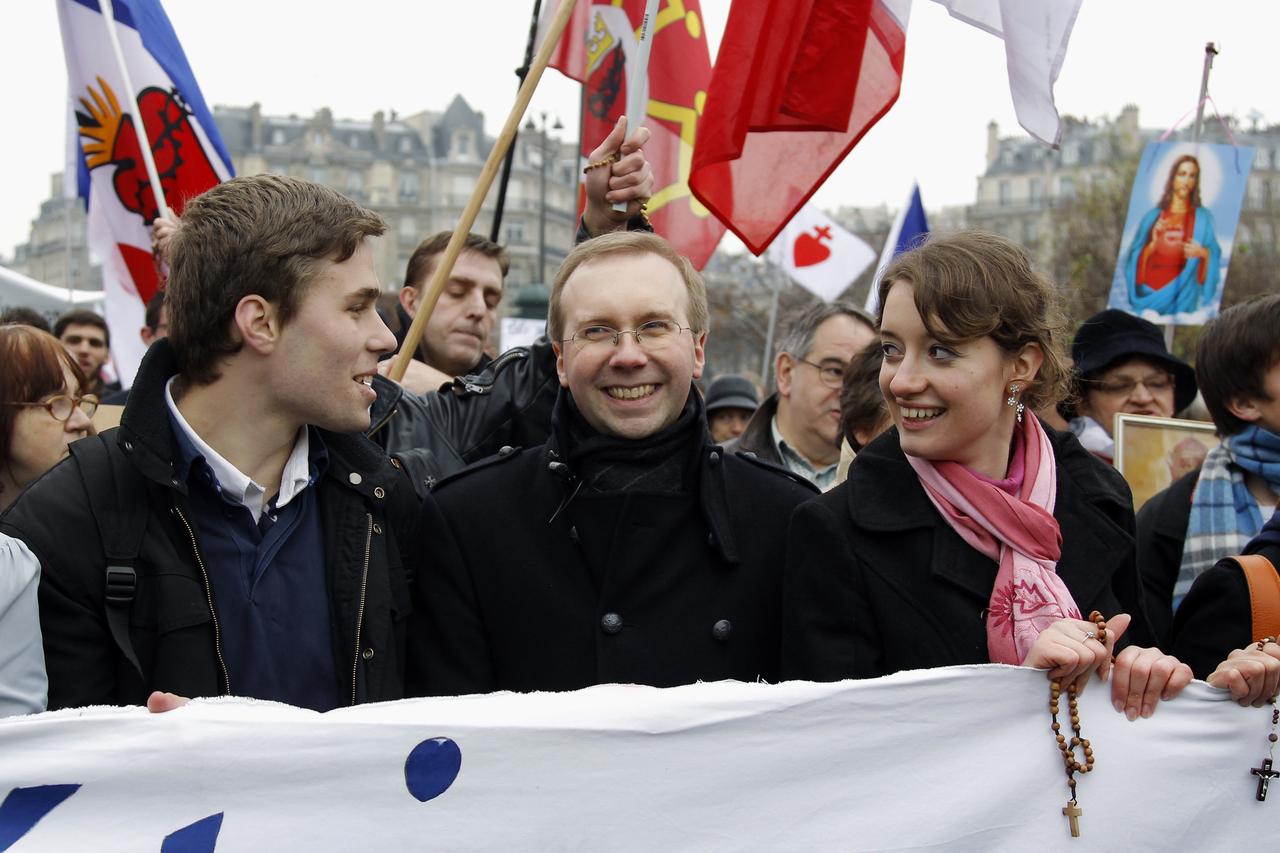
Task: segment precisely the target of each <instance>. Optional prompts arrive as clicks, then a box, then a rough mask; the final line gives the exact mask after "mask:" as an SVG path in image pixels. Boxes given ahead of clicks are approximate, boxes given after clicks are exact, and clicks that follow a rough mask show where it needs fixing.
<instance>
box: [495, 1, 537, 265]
mask: <svg viewBox="0 0 1280 853" xmlns="http://www.w3.org/2000/svg"><path fill="white" fill-rule="evenodd" d="M541 11H542V0H533V19H532V20H530V21H529V41H528V42H526V43H525V46H524V65H521V66H520V67H519V68H517V69H516V76H517V77H519V78H520V85H521V86H523V85H524V78H525V77H526V76H527V75H528V74H529V63H530V62H532V61H533V47H534V43H535V42H536V41H537V40H538V16H539V13H540V12H541ZM516 91H517V92H519V91H520V90H519V87H517V88H516ZM516 135H517V136H519V133H518V132H517V134H516ZM515 159H516V140H515V138H512V140H511V147H510V148H508V149H507V159H505V160H503V161H502V178H501V179H500V180H499V181H498V198H497V201H495V202H494V205H493V225H492V226H490V228H489V239H490V240H492V241H493V242H495V243H500V242H502V241H501V240H499V239H498V236H499V234H500V233H501V231H502V209H503V208H504V207H506V206H507V184H508V183H510V181H511V164H512V162H513V161H514V160H515ZM539 281H541V277H539Z"/></svg>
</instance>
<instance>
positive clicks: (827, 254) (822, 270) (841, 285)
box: [768, 204, 876, 302]
mask: <svg viewBox="0 0 1280 853" xmlns="http://www.w3.org/2000/svg"><path fill="white" fill-rule="evenodd" d="M768 257H769V260H771V261H772V262H773V263H775V264H777V265H778V266H780V267H782V269H783V270H785V271H786V273H787V275H789V276H791V280H792V281H794V282H795V283H796V284H798V285H800V286H801V287H803V288H804V289H805V290H808V291H809V292H810V293H813V294H814V295H815V296H817V297H818V298H820V299H822V300H824V301H826V302H830V301H832V300H833V299H835V298H837V297H838V296H839V295H840V294H841V293H843V292H844V291H845V288H847V287H848V286H849V285H851V284H853V282H854V281H855V280H856V279H857V278H858V276H860V275H862V272H863V270H865V269H866V268H867V267H869V266H871V264H872V263H874V262H875V259H876V253H875V250H874V249H872V248H871V247H870V246H868V245H867V244H866V243H864V242H863V241H862V240H861V239H860V238H859V237H858V236H857V235H856V234H852V233H850V232H848V231H846V230H844V229H843V228H841V227H840V226H839V225H837V224H836V221H835V220H834V219H832V218H831V217H830V216H827V214H825V213H823V212H822V211H821V210H819V209H818V208H817V207H816V206H815V205H812V204H806V205H805V206H804V207H802V208H801V209H800V212H799V213H797V214H796V215H795V216H793V217H792V218H791V221H790V222H788V223H787V226H786V227H785V228H783V229H782V233H781V234H779V235H778V236H777V237H776V238H775V239H774V241H773V242H772V243H771V244H770V245H769V250H768Z"/></svg>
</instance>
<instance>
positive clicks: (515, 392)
mask: <svg viewBox="0 0 1280 853" xmlns="http://www.w3.org/2000/svg"><path fill="white" fill-rule="evenodd" d="M373 388H374V390H375V391H376V392H377V394H378V400H377V402H376V403H374V405H373V411H372V417H371V420H370V427H369V433H368V434H369V437H370V438H372V439H373V440H374V441H375V442H377V443H378V444H380V445H381V446H382V447H383V448H384V449H385V450H386V451H387V452H388V453H390V454H392V455H393V456H394V457H395V458H396V459H398V460H399V461H400V462H401V464H402V465H403V466H404V467H405V469H406V470H407V471H408V472H409V474H410V476H411V477H412V478H413V481H414V485H415V488H417V490H418V493H419V495H423V494H425V493H426V491H427V490H428V489H430V488H431V487H432V486H433V485H435V483H436V482H437V481H438V480H441V479H443V478H444V477H447V476H449V475H451V474H456V473H457V472H458V471H461V470H462V469H463V468H465V467H466V466H468V465H470V464H471V463H472V462H475V461H476V460H478V459H483V458H484V457H486V456H491V455H493V454H494V453H497V452H498V449H499V448H501V447H503V446H508V445H509V446H512V447H535V446H537V445H539V444H542V443H544V442H545V441H546V440H547V436H549V435H550V434H551V410H552V409H553V408H554V407H555V402H556V394H557V393H558V391H559V390H560V380H559V378H558V377H557V375H556V357H555V353H554V352H553V351H552V349H551V342H550V341H549V340H547V338H546V337H545V336H544V337H541V338H539V339H538V340H536V341H534V343H533V344H532V345H531V346H527V347H515V348H514V349H510V350H507V351H506V352H504V353H503V354H502V355H500V356H498V357H497V358H495V359H494V360H493V361H490V362H489V363H488V364H486V365H485V366H484V367H483V368H482V369H481V370H480V371H479V372H477V373H472V374H468V375H466V376H460V377H458V378H457V379H455V380H453V381H452V382H450V383H449V384H448V385H445V386H444V387H443V388H441V389H440V390H439V391H430V392H428V393H426V394H412V393H409V392H407V391H405V390H404V389H403V388H401V387H400V386H399V385H397V384H396V383H394V382H392V381H391V380H389V379H386V378H384V377H382V376H375V377H374V380H373Z"/></svg>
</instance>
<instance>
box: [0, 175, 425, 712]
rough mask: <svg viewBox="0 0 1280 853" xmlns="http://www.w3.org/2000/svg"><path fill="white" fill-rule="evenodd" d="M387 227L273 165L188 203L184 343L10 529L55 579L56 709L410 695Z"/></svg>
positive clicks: (178, 275)
mask: <svg viewBox="0 0 1280 853" xmlns="http://www.w3.org/2000/svg"><path fill="white" fill-rule="evenodd" d="M384 228H385V223H384V222H383V221H382V219H381V218H380V217H379V216H378V215H377V214H375V213H373V212H371V211H368V210H365V209H364V208H361V207H360V206H359V205H357V204H356V203H355V202H353V201H351V200H350V199H347V198H345V197H343V196H341V195H339V194H338V193H336V192H334V191H333V190H331V189H328V188H326V187H323V186H320V185H318V184H312V183H308V182H305V181H300V180H295V179H291V178H286V177H281V176H275V175H257V176H253V177H247V178H236V179H234V180H231V181H228V182H226V183H223V184H220V185H218V186H216V187H214V188H212V189H210V190H209V191H207V192H206V193H204V194H203V195H201V196H198V197H197V198H195V199H192V200H191V201H190V202H189V203H188V204H187V207H186V210H185V212H184V215H183V220H182V223H181V225H180V226H179V227H178V231H177V233H176V234H175V235H174V237H173V243H172V247H171V250H172V255H171V270H170V278H169V285H168V290H167V305H168V310H169V324H170V328H169V337H168V338H167V339H165V340H161V341H157V342H156V343H155V344H154V345H153V346H152V347H151V349H150V350H149V351H148V353H147V356H146V358H145V359H144V360H143V362H142V366H141V368H140V369H139V372H138V376H137V380H136V382H135V384H134V393H133V394H132V395H131V396H130V399H129V402H128V404H127V405H126V407H125V411H124V416H123V420H122V422H121V426H120V427H119V428H118V429H113V430H109V431H108V432H106V433H104V434H102V436H100V439H89V440H86V441H82V442H79V443H78V444H76V445H73V446H72V454H71V458H69V459H68V460H66V461H65V462H64V463H63V464H61V465H59V466H57V467H56V468H54V469H53V470H52V471H51V472H50V473H49V474H47V475H46V476H45V477H44V478H43V479H41V480H39V481H37V482H36V483H35V484H33V485H32V486H31V488H30V489H28V490H27V492H26V493H24V495H23V496H22V498H20V499H19V500H18V501H17V502H16V503H15V504H14V505H13V507H11V508H10V510H9V511H8V512H7V513H6V514H5V515H4V516H3V518H0V530H3V532H4V533H7V534H8V535H10V536H13V537H15V538H17V539H20V540H22V541H23V542H24V543H25V544H26V545H27V546H28V547H29V548H30V549H31V551H32V552H33V553H34V554H35V556H36V557H37V558H38V559H39V561H40V564H41V567H42V569H43V573H42V576H41V581H40V609H41V627H42V630H43V634H44V645H45V656H46V661H47V667H48V675H49V707H50V708H59V707H68V706H82V705H93V704H130V703H140V702H143V701H147V700H148V696H149V694H152V691H165V692H171V693H176V694H181V695H183V696H210V695H218V694H235V695H241V696H252V697H255V698H261V699H273V700H277V701H282V702H287V703H289V704H293V705H300V706H303V707H308V708H312V709H315V710H327V709H330V708H333V707H336V706H339V705H348V704H354V703H356V702H365V701H378V700H383V699H394V698H398V697H400V696H401V695H403V655H402V651H403V648H404V639H405V638H404V632H405V623H406V618H407V614H408V585H407V581H406V578H405V573H404V570H403V568H402V567H403V566H404V565H405V561H404V558H403V557H402V555H401V553H400V543H404V542H407V541H409V540H410V538H411V534H410V531H411V528H412V526H413V525H414V524H415V523H416V512H417V501H416V498H415V496H414V494H413V489H412V485H411V483H410V482H409V481H408V479H407V478H406V477H405V476H404V474H403V472H402V471H401V470H399V469H398V468H397V467H395V466H394V465H393V464H392V462H391V461H390V460H389V459H388V458H387V457H386V456H385V455H384V454H382V453H381V452H380V451H379V450H378V448H377V447H375V446H374V445H372V444H370V443H369V442H368V441H367V440H366V439H365V438H364V437H363V436H362V435H361V432H362V431H363V430H365V429H367V428H368V426H369V407H370V405H371V404H372V402H373V400H374V394H373V391H372V390H371V388H370V387H369V386H370V383H371V380H372V377H373V376H374V374H375V372H376V368H377V363H378V358H379V356H381V355H382V354H383V353H385V352H387V351H389V350H391V349H392V348H393V347H394V346H395V340H394V338H393V336H392V334H391V332H390V330H389V329H388V328H387V327H386V325H385V324H384V323H383V322H382V320H381V319H380V318H379V317H378V314H377V312H376V311H375V309H374V300H375V299H376V298H377V296H378V293H379V292H380V289H379V287H378V280H377V276H376V273H375V272H374V266H373V257H372V254H371V251H370V249H369V246H368V245H367V239H368V238H370V237H374V236H377V235H379V234H381V233H382V232H383V230H384ZM68 531H77V532H82V533H85V534H86V535H81V536H76V537H74V538H69V537H68V536H67V532H68ZM152 699H153V701H154V700H155V699H156V697H155V696H152Z"/></svg>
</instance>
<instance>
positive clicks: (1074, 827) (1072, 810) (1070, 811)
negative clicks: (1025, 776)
mask: <svg viewBox="0 0 1280 853" xmlns="http://www.w3.org/2000/svg"><path fill="white" fill-rule="evenodd" d="M1278 775H1280V774H1278ZM1062 813H1063V814H1064V815H1066V816H1067V820H1069V821H1071V837H1072V838H1079V837H1080V815H1082V814H1084V809H1082V808H1080V806H1078V805H1076V801H1075V800H1068V801H1067V804H1066V805H1065V806H1063V807H1062Z"/></svg>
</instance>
